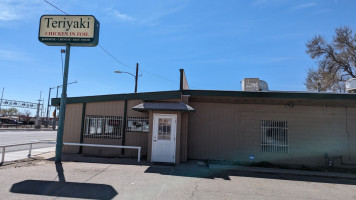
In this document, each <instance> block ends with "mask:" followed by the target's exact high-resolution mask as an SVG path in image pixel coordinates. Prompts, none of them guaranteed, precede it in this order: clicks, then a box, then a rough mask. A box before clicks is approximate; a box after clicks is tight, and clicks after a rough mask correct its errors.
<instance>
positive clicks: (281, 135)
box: [261, 120, 289, 153]
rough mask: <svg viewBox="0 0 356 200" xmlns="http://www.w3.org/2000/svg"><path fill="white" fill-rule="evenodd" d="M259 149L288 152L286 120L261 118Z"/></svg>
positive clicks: (271, 151)
mask: <svg viewBox="0 0 356 200" xmlns="http://www.w3.org/2000/svg"><path fill="white" fill-rule="evenodd" d="M261 151H262V152H270V153H289V134H288V121H280V120H261Z"/></svg>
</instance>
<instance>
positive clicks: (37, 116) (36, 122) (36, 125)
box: [35, 91, 42, 129]
mask: <svg viewBox="0 0 356 200" xmlns="http://www.w3.org/2000/svg"><path fill="white" fill-rule="evenodd" d="M41 96H42V91H41V93H40V99H38V104H37V111H36V121H35V129H40V128H41V123H40V122H39V121H40V120H39V118H40V107H41Z"/></svg>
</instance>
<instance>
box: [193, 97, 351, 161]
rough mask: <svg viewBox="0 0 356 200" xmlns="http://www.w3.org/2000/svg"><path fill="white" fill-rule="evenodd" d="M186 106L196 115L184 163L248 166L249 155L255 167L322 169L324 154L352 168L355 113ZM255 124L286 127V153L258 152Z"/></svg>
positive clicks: (330, 109) (273, 107) (323, 109)
mask: <svg viewBox="0 0 356 200" xmlns="http://www.w3.org/2000/svg"><path fill="white" fill-rule="evenodd" d="M190 105H191V106H192V107H193V108H195V110H196V112H194V113H190V114H189V126H188V133H189V134H188V158H189V159H209V160H230V161H242V162H248V161H249V155H250V154H254V156H255V161H256V162H259V161H270V162H275V163H284V164H295V165H299V164H307V165H324V164H325V159H324V154H325V153H328V154H329V156H339V155H342V156H343V157H344V160H345V161H346V162H347V161H350V162H354V163H355V162H356V160H355V158H356V157H355V156H356V155H355V154H356V151H355V150H356V149H355V146H356V129H355V128H356V123H353V122H355V120H356V117H355V116H356V115H355V114H356V109H355V108H347V109H346V108H344V107H322V106H320V107H318V106H294V107H293V108H288V107H286V106H284V105H257V104H255V105H251V104H223V103H200V102H191V103H190ZM346 119H347V120H346ZM261 120H281V121H288V137H289V153H287V154H284V153H269V152H262V151H261ZM346 122H347V123H346ZM345 158H347V160H346V159H345ZM349 158H350V160H349Z"/></svg>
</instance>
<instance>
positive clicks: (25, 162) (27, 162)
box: [0, 156, 51, 170]
mask: <svg viewBox="0 0 356 200" xmlns="http://www.w3.org/2000/svg"><path fill="white" fill-rule="evenodd" d="M48 162H51V161H49V160H47V159H45V158H43V157H40V156H37V157H33V158H26V159H21V160H15V161H8V162H4V163H3V164H2V165H0V170H1V169H8V168H20V167H31V166H38V165H43V164H46V163H48Z"/></svg>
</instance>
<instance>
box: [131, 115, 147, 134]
mask: <svg viewBox="0 0 356 200" xmlns="http://www.w3.org/2000/svg"><path fill="white" fill-rule="evenodd" d="M126 131H127V132H148V131H149V123H148V117H127V126H126Z"/></svg>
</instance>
